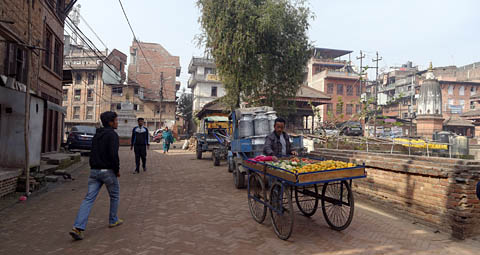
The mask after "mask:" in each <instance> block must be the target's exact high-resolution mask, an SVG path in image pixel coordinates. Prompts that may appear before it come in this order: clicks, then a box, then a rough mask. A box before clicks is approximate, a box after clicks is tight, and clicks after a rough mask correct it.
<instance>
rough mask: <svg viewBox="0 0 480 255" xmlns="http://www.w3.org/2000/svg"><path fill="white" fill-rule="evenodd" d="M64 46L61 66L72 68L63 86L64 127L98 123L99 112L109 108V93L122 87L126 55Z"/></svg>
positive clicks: (110, 97)
mask: <svg viewBox="0 0 480 255" xmlns="http://www.w3.org/2000/svg"><path fill="white" fill-rule="evenodd" d="M66 38H67V39H68V37H66ZM68 41H69V40H66V42H68ZM66 49H68V52H65V61H64V66H63V69H64V70H65V71H67V72H71V75H72V82H71V83H66V84H64V86H63V106H64V107H65V108H66V111H67V115H66V119H65V131H66V130H69V129H70V128H71V127H72V126H74V125H87V126H98V125H99V124H100V123H101V121H100V114H101V113H102V112H104V111H107V110H110V108H111V105H112V95H114V94H115V95H116V94H121V92H120V93H116V92H118V91H121V90H122V89H123V85H122V84H123V82H124V79H125V76H126V75H125V72H124V71H122V70H125V65H126V58H127V56H126V55H125V54H123V53H122V52H120V51H118V50H113V51H112V52H111V53H110V54H108V56H107V52H106V51H103V52H94V51H92V50H91V49H86V47H84V46H82V45H75V44H69V45H68V47H66ZM102 60H103V61H102ZM107 64H108V65H107ZM119 84H120V85H119Z"/></svg>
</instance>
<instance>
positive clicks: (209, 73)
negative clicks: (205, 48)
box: [188, 57, 225, 112]
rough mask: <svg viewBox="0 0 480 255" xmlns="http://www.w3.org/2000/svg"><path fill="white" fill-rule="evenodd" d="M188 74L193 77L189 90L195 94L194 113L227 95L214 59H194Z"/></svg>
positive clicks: (189, 81) (190, 80) (189, 82)
mask: <svg viewBox="0 0 480 255" xmlns="http://www.w3.org/2000/svg"><path fill="white" fill-rule="evenodd" d="M188 73H189V74H190V75H191V76H190V79H189V80H188V88H190V89H192V93H193V112H196V111H200V110H201V109H202V107H203V106H204V105H205V104H207V103H209V102H211V101H213V100H215V99H217V98H219V97H223V96H224V95H225V87H224V86H223V84H222V83H221V82H220V81H219V79H218V77H217V74H216V73H217V72H216V66H215V61H214V60H213V59H208V58H196V57H192V60H191V61H190V64H189V66H188Z"/></svg>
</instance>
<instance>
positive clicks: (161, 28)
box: [77, 0, 480, 86]
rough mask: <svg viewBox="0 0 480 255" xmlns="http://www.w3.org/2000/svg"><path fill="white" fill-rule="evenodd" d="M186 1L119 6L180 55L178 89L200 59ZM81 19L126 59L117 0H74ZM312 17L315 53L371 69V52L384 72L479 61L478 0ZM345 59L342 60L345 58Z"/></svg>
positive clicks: (148, 38) (347, 7)
mask: <svg viewBox="0 0 480 255" xmlns="http://www.w3.org/2000/svg"><path fill="white" fill-rule="evenodd" d="M195 2H196V1H194V0H122V3H123V5H124V7H125V8H126V12H127V15H128V17H129V19H130V22H131V24H132V26H133V29H134V31H135V34H136V35H137V37H138V39H139V40H141V41H145V42H154V43H159V44H161V45H162V46H163V47H165V48H166V49H167V51H169V52H170V53H171V54H172V55H176V56H180V64H181V66H182V72H181V75H180V78H179V80H180V81H181V82H182V86H186V83H187V80H188V77H189V74H188V71H187V68H188V64H189V63H190V59H191V58H192V56H202V55H203V49H199V48H197V47H196V42H195V40H194V36H195V35H196V34H198V33H200V26H199V24H198V17H199V15H200V12H199V10H198V8H197V6H196V4H195ZM77 3H79V4H81V5H82V7H81V11H80V12H81V15H82V16H83V17H84V18H85V20H86V21H87V22H88V23H89V25H90V26H91V27H92V28H93V29H94V30H95V32H96V33H97V34H98V35H99V36H100V38H101V39H102V41H103V42H105V44H106V45H107V46H108V48H109V49H110V50H112V49H114V48H116V49H118V50H120V51H122V52H123V53H125V54H127V55H129V46H130V45H131V43H132V39H133V36H132V34H131V32H130V30H129V28H128V25H127V22H126V21H125V18H124V16H123V13H122V11H121V9H120V5H119V3H118V0H78V2H77ZM310 6H311V9H312V11H313V12H314V13H315V19H314V20H312V21H311V28H310V31H309V35H310V40H311V41H312V42H313V44H314V45H315V46H316V47H322V48H334V49H346V50H352V51H354V52H353V53H352V55H351V58H352V61H353V62H354V64H356V65H358V64H359V62H358V61H357V60H356V58H355V57H356V56H359V51H360V50H363V51H364V52H366V54H367V58H366V59H364V63H365V62H366V64H368V65H373V63H372V62H371V60H372V58H374V57H375V52H376V51H378V52H379V54H380V56H381V57H382V58H383V61H382V62H380V66H381V67H383V68H388V67H391V66H398V65H401V64H404V63H405V62H407V61H409V60H410V61H413V64H414V65H419V66H420V67H421V68H426V67H427V66H428V63H429V62H430V61H432V62H433V65H434V66H446V65H457V66H462V65H467V64H471V63H473V62H479V61H480V15H479V14H480V13H479V10H480V1H478V0H450V1H448V0H397V1H391V0H362V1H358V0H343V1H331V0H330V1H326V0H310ZM80 28H81V29H82V30H83V32H84V33H85V34H87V36H88V37H89V38H90V39H92V41H93V42H94V43H95V44H96V45H97V47H98V48H104V47H103V46H102V44H101V43H100V42H99V41H98V40H97V39H96V38H95V36H94V35H93V33H92V32H91V31H89V29H88V28H87V26H86V25H85V24H84V23H83V22H81V23H80ZM345 59H348V57H346V58H345Z"/></svg>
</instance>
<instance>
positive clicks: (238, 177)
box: [233, 166, 245, 189]
mask: <svg viewBox="0 0 480 255" xmlns="http://www.w3.org/2000/svg"><path fill="white" fill-rule="evenodd" d="M238 168H239V167H238V166H237V167H235V169H234V170H233V183H234V184H235V187H236V188H237V189H243V188H245V173H242V172H240V169H238Z"/></svg>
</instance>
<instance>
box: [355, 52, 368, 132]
mask: <svg viewBox="0 0 480 255" xmlns="http://www.w3.org/2000/svg"><path fill="white" fill-rule="evenodd" d="M365 57H366V55H365V54H364V53H363V52H362V51H360V57H357V59H359V60H360V92H362V91H363V59H364V58H365ZM360 102H362V101H361V100H360ZM360 106H361V104H360ZM357 113H358V112H357ZM366 119H367V116H366V114H365V119H364V120H363V121H364V122H365V126H366V125H367V120H366ZM363 130H365V128H364V129H363Z"/></svg>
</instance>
